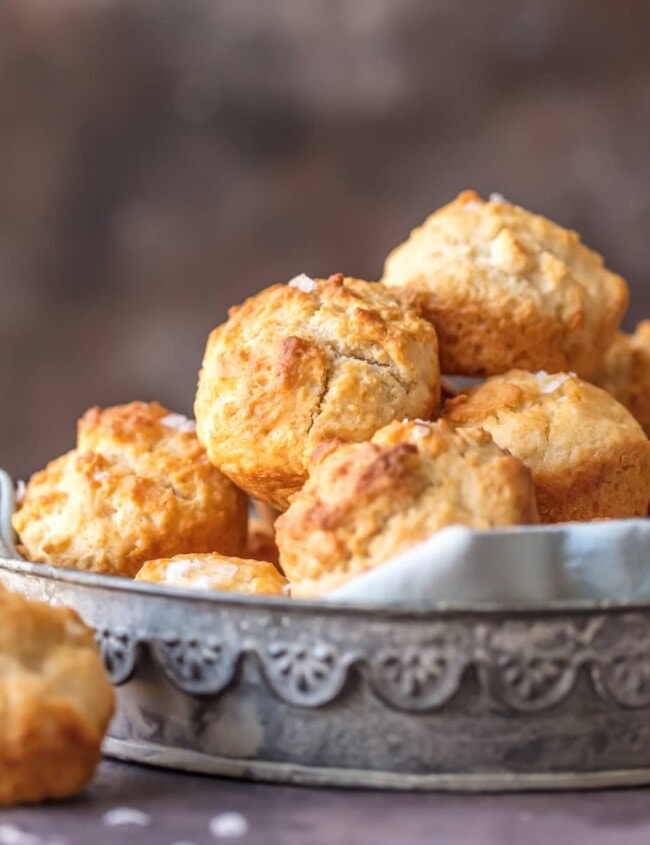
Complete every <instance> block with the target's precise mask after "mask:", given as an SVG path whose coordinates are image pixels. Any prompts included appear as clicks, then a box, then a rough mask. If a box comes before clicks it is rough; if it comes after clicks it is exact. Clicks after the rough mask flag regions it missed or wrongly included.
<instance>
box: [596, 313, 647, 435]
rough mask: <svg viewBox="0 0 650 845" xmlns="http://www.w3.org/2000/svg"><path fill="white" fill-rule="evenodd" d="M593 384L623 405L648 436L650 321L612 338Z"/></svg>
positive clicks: (645, 321)
mask: <svg viewBox="0 0 650 845" xmlns="http://www.w3.org/2000/svg"><path fill="white" fill-rule="evenodd" d="M597 384H598V385H599V386H600V387H602V388H603V389H604V390H606V391H607V392H608V393H611V394H612V396H613V397H614V398H615V399H617V400H618V401H619V402H620V403H621V404H622V405H625V407H626V408H627V409H628V411H629V412H630V413H631V414H632V416H633V417H634V418H635V419H636V420H637V422H639V423H640V424H641V427H642V428H643V430H644V431H645V433H646V436H647V437H650V320H644V321H643V322H641V323H639V325H638V326H637V328H636V331H635V332H634V334H631V335H630V334H623V333H622V332H620V333H619V334H617V335H616V337H615V338H614V341H613V342H612V345H611V346H610V347H609V349H608V350H607V355H606V356H605V364H604V367H603V371H602V372H601V374H600V376H599V378H598V380H597Z"/></svg>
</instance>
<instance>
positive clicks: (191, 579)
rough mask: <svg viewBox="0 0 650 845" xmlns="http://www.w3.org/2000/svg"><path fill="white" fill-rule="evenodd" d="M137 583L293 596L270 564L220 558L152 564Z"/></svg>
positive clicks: (188, 558) (181, 558)
mask: <svg viewBox="0 0 650 845" xmlns="http://www.w3.org/2000/svg"><path fill="white" fill-rule="evenodd" d="M135 579H136V581H147V582H149V583H151V584H166V585H167V586H170V587H189V588H191V589H193V590H216V591H219V592H229V593H253V594H255V595H264V596H286V595H288V594H289V584H288V582H287V579H286V578H284V577H283V576H282V575H280V573H279V572H278V570H277V569H276V567H275V566H274V565H273V564H272V563H270V562H269V561H266V560H244V559H242V558H239V557H225V556H224V555H217V554H212V555H209V554H208V555H176V556H175V557H172V558H163V559H162V560H149V561H147V563H145V564H144V566H143V567H142V569H141V570H140V571H139V572H138V574H137V575H136V576H135Z"/></svg>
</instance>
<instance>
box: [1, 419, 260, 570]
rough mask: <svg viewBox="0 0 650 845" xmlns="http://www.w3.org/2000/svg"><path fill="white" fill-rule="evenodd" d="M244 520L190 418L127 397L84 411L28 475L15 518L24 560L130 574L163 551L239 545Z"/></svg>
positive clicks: (241, 505) (240, 498)
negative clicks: (56, 452) (60, 445)
mask: <svg viewBox="0 0 650 845" xmlns="http://www.w3.org/2000/svg"><path fill="white" fill-rule="evenodd" d="M247 520H248V515H247V502H246V497H245V496H244V494H243V493H242V492H241V490H238V489H237V488H236V486H235V485H234V484H233V483H232V482H231V481H230V480H229V479H228V478H226V477H225V476H224V475H223V474H222V473H220V472H219V470H218V469H216V468H215V467H214V466H213V465H212V464H211V463H210V461H209V460H208V458H207V455H206V453H205V449H203V447H202V446H201V444H200V443H199V441H198V439H197V436H196V432H195V430H194V421H193V420H188V419H187V418H186V417H184V416H182V415H181V414H173V413H171V412H170V411H168V410H167V409H166V408H163V406H162V405H159V404H158V403H157V402H150V403H146V402H131V403H130V404H128V405H119V406H116V407H113V408H106V409H100V408H91V409H90V410H89V411H87V412H86V413H85V414H84V416H83V417H82V418H81V419H80V420H79V424H78V436H77V448H76V449H73V450H72V451H70V452H68V453H67V454H65V455H62V456H61V457H59V458H57V459H55V460H54V461H51V463H49V464H48V466H47V467H46V468H45V469H44V470H41V471H40V472H37V473H36V474H35V475H33V476H32V478H31V479H30V481H29V484H28V485H27V489H26V491H25V496H24V499H23V501H22V503H21V505H20V507H19V508H18V510H17V511H16V513H15V514H14V517H13V525H14V528H15V530H16V531H17V533H18V535H19V538H20V542H21V544H22V547H23V551H24V554H25V556H26V557H27V558H29V560H32V561H35V562H38V563H51V564H54V565H56V566H66V567H69V568H72V569H83V570H87V571H91V572H104V573H110V574H116V575H126V576H133V575H135V573H136V572H137V571H138V569H139V568H140V566H142V564H143V563H144V562H145V561H146V560H150V559H151V558H155V557H162V556H164V555H169V556H171V555H174V554H180V553H183V552H213V551H216V550H218V551H220V552H223V553H225V554H239V553H241V551H242V550H243V548H244V544H245V542H246V528H247Z"/></svg>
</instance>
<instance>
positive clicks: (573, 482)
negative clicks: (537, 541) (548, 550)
mask: <svg viewBox="0 0 650 845" xmlns="http://www.w3.org/2000/svg"><path fill="white" fill-rule="evenodd" d="M443 416H444V418H445V419H446V420H448V421H449V422H450V423H451V424H452V425H455V426H481V428H484V429H485V430H486V431H489V432H490V434H491V435H492V437H493V438H494V441H495V442H496V443H498V444H499V446H501V447H502V448H503V449H507V450H508V451H509V452H511V453H512V454H513V455H515V456H516V457H518V458H519V459H520V460H521V461H523V463H524V464H526V466H527V467H528V468H529V469H530V471H531V473H532V475H533V480H534V482H535V487H536V491H537V503H538V505H539V511H540V515H541V517H542V521H543V522H566V521H570V520H590V519H608V518H612V519H613V518H625V517H634V516H645V515H646V514H647V512H648V503H649V501H650V442H649V441H648V439H647V437H646V436H645V434H644V433H643V430H642V428H641V426H640V425H639V424H638V423H637V422H636V420H635V419H634V417H633V416H632V415H631V414H630V413H629V412H628V411H627V410H626V409H625V408H624V407H623V405H621V404H620V403H619V402H617V401H616V400H615V399H613V398H612V397H611V396H610V395H609V394H608V393H606V392H605V391H604V390H601V389H600V388H598V387H594V385H592V384H588V383H587V382H585V381H582V379H579V378H578V377H577V376H576V375H574V374H573V373H554V374H549V373H546V372H538V373H528V372H524V371H523V370H512V371H511V372H509V373H505V374H504V375H502V376H494V377H493V378H491V379H488V380H487V381H486V382H485V383H484V384H482V385H480V386H478V387H476V388H474V389H473V390H470V391H469V392H468V393H467V394H464V395H462V396H458V397H457V398H455V399H450V400H448V401H447V403H446V404H445V407H444V412H443Z"/></svg>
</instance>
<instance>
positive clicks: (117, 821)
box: [102, 807, 151, 827]
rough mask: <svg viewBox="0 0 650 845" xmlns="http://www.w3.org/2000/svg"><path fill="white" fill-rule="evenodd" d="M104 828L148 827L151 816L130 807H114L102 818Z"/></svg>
mask: <svg viewBox="0 0 650 845" xmlns="http://www.w3.org/2000/svg"><path fill="white" fill-rule="evenodd" d="M102 821H103V822H104V824H105V825H106V827H121V826H122V825H133V826H135V827H149V825H150V824H151V816H149V815H148V814H147V813H143V812H142V810H134V809H133V808H132V807H115V809H113V810H109V811H108V812H107V813H104V815H103V816H102Z"/></svg>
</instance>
